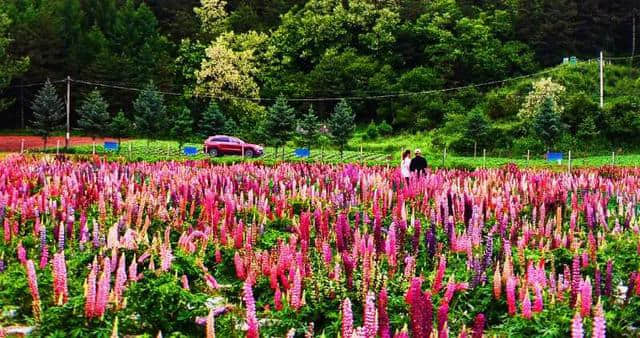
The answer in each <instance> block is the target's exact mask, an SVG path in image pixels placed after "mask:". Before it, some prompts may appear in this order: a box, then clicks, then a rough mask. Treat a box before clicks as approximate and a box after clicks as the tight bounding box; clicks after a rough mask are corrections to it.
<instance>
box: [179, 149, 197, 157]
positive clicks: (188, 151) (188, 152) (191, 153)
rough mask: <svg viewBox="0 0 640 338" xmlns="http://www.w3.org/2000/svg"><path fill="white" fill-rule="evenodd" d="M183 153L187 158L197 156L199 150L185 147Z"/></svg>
mask: <svg viewBox="0 0 640 338" xmlns="http://www.w3.org/2000/svg"><path fill="white" fill-rule="evenodd" d="M182 152H183V153H184V154H185V155H187V156H196V155H198V148H196V147H184V149H182Z"/></svg>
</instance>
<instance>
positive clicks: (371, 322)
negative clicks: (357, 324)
mask: <svg viewBox="0 0 640 338" xmlns="http://www.w3.org/2000/svg"><path fill="white" fill-rule="evenodd" d="M375 298H376V296H375V295H374V294H373V292H372V291H369V293H367V298H366V301H365V304H364V331H365V335H366V337H372V338H375V336H376V333H377V332H378V325H377V324H378V323H376V303H375Z"/></svg>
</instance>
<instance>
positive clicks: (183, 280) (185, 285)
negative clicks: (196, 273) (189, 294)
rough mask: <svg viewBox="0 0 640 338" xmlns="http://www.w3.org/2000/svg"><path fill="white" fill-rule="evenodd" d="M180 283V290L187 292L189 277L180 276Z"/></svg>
mask: <svg viewBox="0 0 640 338" xmlns="http://www.w3.org/2000/svg"><path fill="white" fill-rule="evenodd" d="M180 282H181V283H182V288H183V289H184V290H189V289H190V288H189V277H187V275H182V277H180Z"/></svg>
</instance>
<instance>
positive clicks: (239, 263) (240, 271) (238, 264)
mask: <svg viewBox="0 0 640 338" xmlns="http://www.w3.org/2000/svg"><path fill="white" fill-rule="evenodd" d="M233 264H234V266H235V268H236V277H238V279H240V280H244V279H245V278H246V276H247V275H246V273H245V270H244V261H243V260H242V257H241V256H240V253H239V252H238V251H236V253H235V255H234V256H233Z"/></svg>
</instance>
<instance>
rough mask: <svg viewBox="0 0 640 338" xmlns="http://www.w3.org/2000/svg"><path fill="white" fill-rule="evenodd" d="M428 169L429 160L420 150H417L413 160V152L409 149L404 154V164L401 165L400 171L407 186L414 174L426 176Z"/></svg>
mask: <svg viewBox="0 0 640 338" xmlns="http://www.w3.org/2000/svg"><path fill="white" fill-rule="evenodd" d="M426 169H427V160H426V159H425V158H424V157H422V152H421V151H420V149H416V150H415V156H414V157H413V158H411V150H409V149H407V150H405V151H404V152H403V153H402V162H401V163H400V171H401V172H402V177H404V179H405V181H406V182H407V184H408V183H409V179H410V178H411V174H412V173H417V174H418V175H422V174H424V172H425V170H426Z"/></svg>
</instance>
